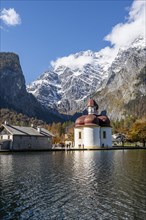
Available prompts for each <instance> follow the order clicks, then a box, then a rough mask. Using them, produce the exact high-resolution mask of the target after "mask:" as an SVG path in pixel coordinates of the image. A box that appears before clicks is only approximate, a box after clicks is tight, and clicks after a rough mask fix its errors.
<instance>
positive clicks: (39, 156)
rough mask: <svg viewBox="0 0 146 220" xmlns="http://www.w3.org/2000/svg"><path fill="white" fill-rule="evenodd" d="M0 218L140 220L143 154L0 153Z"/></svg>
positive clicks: (144, 215)
mask: <svg viewBox="0 0 146 220" xmlns="http://www.w3.org/2000/svg"><path fill="white" fill-rule="evenodd" d="M0 219H1V220H5V219H13V220H17V219H20V220H21V219H25V220H26V219H31V220H33V219H34V220H37V219H41V220H49V219H55V220H58V219H59V220H60V219H67V220H72V219H74V220H78V219H81V220H84V219H85V220H92V219H93V220H98V219H99V220H102V219H107V220H110V219H111V220H114V219H115V220H116V219H118V220H119V219H128V220H129V219H130V220H137V219H142V220H146V150H125V151H122V150H116V151H85V152H78V151H76V152H75V151H72V152H71V151H68V152H33V153H32V152H30V153H27V152H26V153H13V154H0Z"/></svg>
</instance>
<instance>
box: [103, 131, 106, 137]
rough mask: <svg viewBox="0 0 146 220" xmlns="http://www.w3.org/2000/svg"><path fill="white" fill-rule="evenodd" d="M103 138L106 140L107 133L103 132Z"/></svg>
mask: <svg viewBox="0 0 146 220" xmlns="http://www.w3.org/2000/svg"><path fill="white" fill-rule="evenodd" d="M103 138H104V139H105V138H106V131H103Z"/></svg>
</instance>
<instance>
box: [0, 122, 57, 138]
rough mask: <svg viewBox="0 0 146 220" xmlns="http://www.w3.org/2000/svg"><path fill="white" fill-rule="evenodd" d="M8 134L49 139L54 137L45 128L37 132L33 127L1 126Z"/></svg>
mask: <svg viewBox="0 0 146 220" xmlns="http://www.w3.org/2000/svg"><path fill="white" fill-rule="evenodd" d="M2 126H3V127H4V128H5V129H6V130H7V131H8V132H10V134H12V135H23V136H25V135H26V136H28V135H29V136H41V137H45V136H47V137H50V136H54V135H53V134H52V133H51V132H49V131H48V130H46V129H45V128H40V132H39V131H38V130H37V128H33V127H23V126H13V125H9V124H6V125H5V124H3V125H2Z"/></svg>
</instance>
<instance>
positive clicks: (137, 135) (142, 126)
mask: <svg viewBox="0 0 146 220" xmlns="http://www.w3.org/2000/svg"><path fill="white" fill-rule="evenodd" d="M128 139H129V140H131V141H134V142H135V141H139V142H141V143H143V147H145V143H146V120H137V121H136V122H135V123H134V124H133V125H132V127H131V129H130V131H129V134H128Z"/></svg>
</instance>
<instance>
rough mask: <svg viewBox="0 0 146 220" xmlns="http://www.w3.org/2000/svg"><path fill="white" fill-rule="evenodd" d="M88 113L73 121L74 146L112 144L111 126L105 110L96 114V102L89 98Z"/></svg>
mask: <svg viewBox="0 0 146 220" xmlns="http://www.w3.org/2000/svg"><path fill="white" fill-rule="evenodd" d="M87 109H88V114H87V115H82V116H81V117H79V118H78V119H77V120H76V122H75V128H74V142H75V148H98V147H111V146H112V128H111V125H110V120H109V118H108V116H107V114H106V111H102V112H101V113H100V114H98V104H97V103H96V102H95V100H93V99H89V101H88V104H87Z"/></svg>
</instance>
